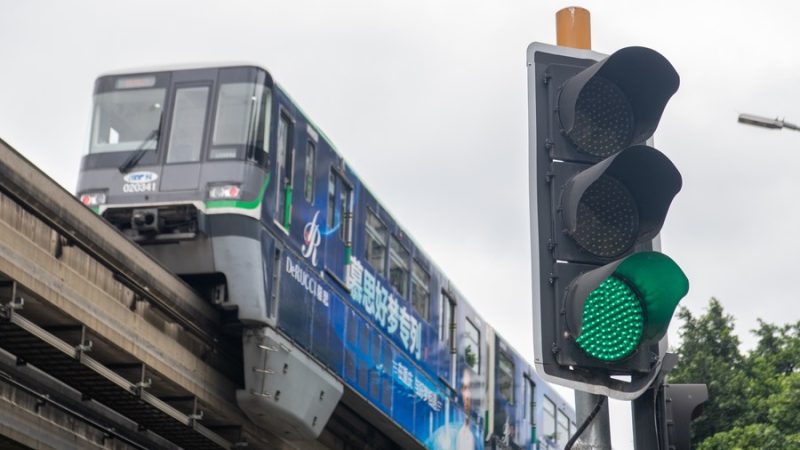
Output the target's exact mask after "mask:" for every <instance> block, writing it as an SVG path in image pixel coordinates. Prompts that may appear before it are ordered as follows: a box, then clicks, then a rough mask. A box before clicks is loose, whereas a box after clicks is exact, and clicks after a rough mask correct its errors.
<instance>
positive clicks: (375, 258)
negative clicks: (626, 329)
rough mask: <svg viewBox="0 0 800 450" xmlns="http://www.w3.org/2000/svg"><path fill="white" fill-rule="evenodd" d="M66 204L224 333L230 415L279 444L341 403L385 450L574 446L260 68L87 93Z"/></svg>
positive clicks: (512, 360) (565, 419)
mask: <svg viewBox="0 0 800 450" xmlns="http://www.w3.org/2000/svg"><path fill="white" fill-rule="evenodd" d="M77 196H78V197H79V198H80V200H81V202H83V204H85V205H86V206H87V207H90V208H92V209H93V210H94V211H96V212H97V213H98V214H101V215H102V216H103V217H105V218H106V219H107V220H108V221H109V222H111V223H112V224H114V225H115V226H116V227H118V228H119V229H120V230H121V231H122V232H124V233H125V234H126V235H127V236H129V237H130V238H131V239H132V240H134V241H136V242H138V243H140V244H141V245H142V246H143V247H144V248H145V249H146V250H147V251H148V252H150V253H151V254H152V255H154V256H155V257H156V258H157V259H159V260H160V261H161V262H162V263H163V264H165V265H166V266H167V267H169V268H170V269H171V270H173V271H174V272H175V273H176V274H179V275H181V276H182V277H184V279H185V280H187V281H188V282H189V283H190V284H192V285H193V286H194V287H195V288H196V289H198V291H199V292H204V293H206V294H207V296H208V297H209V299H210V300H211V301H214V302H215V303H216V304H218V305H219V307H220V308H223V310H225V311H227V313H228V314H229V315H233V316H235V317H236V323H238V324H240V326H239V327H238V329H237V330H236V331H233V332H236V333H241V336H242V343H243V349H242V352H243V361H244V367H243V368H242V372H243V374H242V386H240V390H239V391H238V392H237V401H238V403H239V405H240V407H241V409H242V410H243V411H244V412H245V413H246V414H247V415H248V417H250V418H251V419H252V420H253V421H254V422H255V423H258V424H260V425H262V426H263V427H265V428H267V429H270V430H272V431H275V432H276V433H277V434H278V435H280V436H282V437H284V438H286V439H289V440H310V439H315V438H317V437H318V436H319V435H320V433H321V431H322V430H323V428H325V426H326V424H328V422H329V419H330V417H331V415H332V414H333V412H334V410H336V409H337V405H339V404H340V403H342V404H345V405H346V407H347V408H349V411H352V412H355V413H356V414H357V415H358V416H360V417H361V418H363V419H364V420H365V421H366V422H368V423H369V424H370V426H372V427H374V429H376V430H379V431H380V433H381V434H383V435H384V436H385V437H387V442H394V443H395V444H394V445H396V446H397V447H401V448H415V447H418V448H422V447H425V448H431V449H483V448H525V449H530V448H539V449H545V448H554V447H555V446H559V447H561V448H563V445H564V443H565V442H566V440H567V439H568V438H569V435H570V434H571V433H572V432H573V431H574V428H575V425H574V411H573V410H572V409H571V407H570V406H569V405H568V404H567V403H566V402H565V401H564V400H563V399H562V398H561V397H560V396H559V395H558V394H557V393H556V392H555V391H554V390H552V389H551V388H550V387H549V386H548V385H546V384H545V383H544V382H542V381H541V380H540V379H539V378H538V377H537V375H536V374H535V373H534V371H533V369H532V367H531V366H530V365H529V364H528V363H527V362H526V361H525V360H524V359H523V358H521V357H520V355H519V354H518V353H517V352H515V351H514V350H513V348H511V346H510V345H509V344H508V343H507V342H506V341H504V340H503V339H502V338H501V337H500V336H499V334H498V333H497V332H496V331H495V330H494V329H492V328H491V327H490V326H489V325H488V324H486V323H485V322H484V320H483V319H481V317H480V316H478V314H477V313H476V311H475V310H474V309H473V307H472V306H471V305H470V304H469V303H468V302H467V301H466V300H465V299H464V298H463V296H462V295H461V294H460V293H459V292H458V290H457V289H456V288H455V287H454V286H453V284H452V283H451V282H450V281H449V280H448V279H447V278H446V277H445V275H444V274H443V273H442V272H441V271H440V270H439V269H438V268H437V267H436V266H435V265H434V264H433V263H432V262H431V261H430V259H429V258H428V257H427V256H426V255H425V253H424V252H423V251H422V250H421V249H420V248H419V247H418V246H417V245H416V244H415V243H414V242H413V241H412V240H411V239H410V238H409V237H408V235H407V234H406V233H405V231H404V230H403V228H402V227H401V226H400V225H399V224H398V222H397V221H396V220H395V218H394V217H392V216H391V215H390V214H389V213H388V212H387V210H386V209H385V208H384V206H383V205H381V204H380V203H379V202H378V201H377V200H376V198H375V197H374V196H373V194H372V192H370V191H369V190H368V189H367V188H366V187H365V186H364V184H363V183H362V181H361V180H360V179H359V178H358V177H357V176H356V174H355V173H354V172H353V170H352V169H351V167H350V166H349V165H348V164H347V163H346V162H345V161H344V160H343V159H342V157H341V156H340V154H339V153H338V152H337V151H336V149H335V148H334V147H333V145H332V144H331V142H330V141H329V140H328V139H327V138H326V136H325V135H324V134H323V133H322V132H321V131H320V130H319V128H317V127H316V126H315V125H314V124H312V123H311V122H310V121H309V120H308V118H307V117H306V116H305V115H304V113H303V112H302V111H301V110H300V108H298V106H297V105H296V104H295V103H294V102H293V101H292V100H291V99H290V98H289V97H288V95H287V94H286V93H285V92H284V91H283V89H281V87H280V86H279V85H277V84H275V83H274V82H273V80H272V77H271V76H270V74H269V73H268V72H267V71H266V70H264V69H262V68H259V67H257V66H252V65H228V66H220V67H191V68H176V69H173V70H165V69H154V70H137V71H130V72H126V73H117V74H109V75H105V76H101V77H100V78H98V79H97V81H96V83H95V91H94V113H93V119H92V126H91V142H90V147H89V152H88V154H86V155H85V156H84V157H83V159H82V161H81V172H80V177H79V181H78V188H77ZM376 447H381V446H380V445H378V446H376ZM337 448H346V446H342V447H337Z"/></svg>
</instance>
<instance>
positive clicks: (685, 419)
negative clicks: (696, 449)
mask: <svg viewBox="0 0 800 450" xmlns="http://www.w3.org/2000/svg"><path fill="white" fill-rule="evenodd" d="M664 400H665V412H666V414H665V415H666V422H667V444H668V447H667V448H669V449H673V450H690V449H691V448H692V434H691V424H692V421H693V420H694V419H696V418H698V417H699V416H700V415H701V414H702V413H703V404H704V403H705V402H706V400H708V386H706V385H705V384H665V385H664Z"/></svg>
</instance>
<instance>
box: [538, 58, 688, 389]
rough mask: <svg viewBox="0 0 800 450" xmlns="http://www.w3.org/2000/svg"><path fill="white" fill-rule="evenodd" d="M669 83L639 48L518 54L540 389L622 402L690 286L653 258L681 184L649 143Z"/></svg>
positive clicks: (672, 86)
mask: <svg viewBox="0 0 800 450" xmlns="http://www.w3.org/2000/svg"><path fill="white" fill-rule="evenodd" d="M679 83H680V80H679V77H678V74H677V72H676V71H675V69H674V68H673V67H672V65H671V64H670V63H669V62H668V61H667V60H666V59H665V58H664V57H663V56H661V55H660V54H659V53H657V52H655V51H653V50H650V49H647V48H644V47H628V48H624V49H621V50H619V51H617V52H615V53H614V54H612V55H610V56H607V57H606V56H605V55H601V54H598V53H595V52H592V51H587V50H576V49H571V48H563V47H554V46H550V45H545V44H538V43H534V44H532V45H531V46H530V47H529V49H528V87H529V115H530V119H529V120H530V123H529V130H530V174H531V242H532V247H533V249H532V250H533V252H532V253H533V257H534V264H533V279H534V286H533V292H534V316H535V317H534V327H536V329H535V330H534V336H535V343H534V344H535V352H536V360H535V362H536V366H537V368H538V369H539V372H540V373H541V374H542V376H543V377H544V378H546V379H548V380H550V381H553V382H556V383H559V384H563V385H566V386H569V387H572V388H574V389H579V390H583V391H587V392H591V393H594V394H601V395H608V396H611V397H614V398H619V399H632V398H635V397H637V396H638V395H640V394H641V393H642V392H643V391H644V390H645V389H646V388H647V387H648V385H649V384H650V382H652V380H653V379H654V378H655V376H656V374H657V373H658V369H659V367H660V361H661V358H662V357H663V354H664V351H665V348H664V347H665V345H659V344H660V341H661V340H662V338H663V337H664V335H665V333H666V331H667V327H668V326H669V322H670V320H671V318H672V314H673V313H674V311H675V308H676V306H677V304H678V302H679V301H680V299H681V298H682V297H683V296H684V295H686V292H687V291H688V288H689V282H688V280H687V278H686V276H685V275H684V273H683V271H682V270H681V269H680V267H678V265H677V264H675V262H674V261H673V260H672V259H671V258H669V257H668V256H666V255H664V254H662V253H659V252H656V251H653V247H654V246H653V243H654V239H657V236H658V233H659V231H660V230H661V227H662V225H663V224H664V220H665V217H666V214H667V211H668V210H669V206H670V204H671V203H672V200H673V198H674V197H675V195H676V194H677V193H678V192H679V191H680V189H681V185H682V179H681V175H680V172H678V170H677V169H676V168H675V166H674V165H673V164H672V162H671V161H670V160H669V159H668V158H667V157H666V156H664V154H662V153H661V152H659V151H658V150H656V149H655V148H652V147H650V146H648V145H647V144H648V142H649V140H650V138H651V137H652V135H653V133H654V132H655V130H656V127H657V126H658V122H659V121H660V119H661V115H662V112H663V111H664V108H665V107H666V104H667V102H668V101H669V99H670V97H672V95H673V94H674V93H675V92H676V91H677V89H678V85H679ZM656 242H657V241H656ZM656 245H657V244H656Z"/></svg>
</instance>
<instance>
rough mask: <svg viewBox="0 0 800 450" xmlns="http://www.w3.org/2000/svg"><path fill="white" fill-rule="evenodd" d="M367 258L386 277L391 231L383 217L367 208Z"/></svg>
mask: <svg viewBox="0 0 800 450" xmlns="http://www.w3.org/2000/svg"><path fill="white" fill-rule="evenodd" d="M366 225H367V227H366V230H367V232H366V234H365V236H366V255H365V256H366V258H367V261H368V262H369V265H370V266H372V268H373V269H375V272H377V273H379V274H380V275H381V276H383V277H386V239H387V238H388V237H389V231H388V230H387V229H386V225H384V224H383V222H381V219H379V218H378V216H377V215H376V214H375V213H373V212H372V211H370V210H367V222H366Z"/></svg>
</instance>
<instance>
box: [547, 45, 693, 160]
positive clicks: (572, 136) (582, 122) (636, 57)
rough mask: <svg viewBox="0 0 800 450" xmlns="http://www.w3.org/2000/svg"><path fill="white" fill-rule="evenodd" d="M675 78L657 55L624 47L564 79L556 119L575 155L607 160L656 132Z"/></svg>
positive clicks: (664, 59) (677, 80)
mask: <svg viewBox="0 0 800 450" xmlns="http://www.w3.org/2000/svg"><path fill="white" fill-rule="evenodd" d="M679 85H680V77H679V76H678V72H676V71H675V68H673V67H672V64H670V63H669V61H667V59H666V58H664V57H663V56H662V55H661V54H660V53H658V52H656V51H654V50H651V49H649V48H645V47H627V48H623V49H621V50H619V51H617V52H615V53H614V54H612V55H610V56H609V57H608V58H606V59H604V60H602V61H598V62H597V63H595V64H593V65H591V66H589V67H588V68H586V69H584V70H583V71H582V72H580V73H578V74H577V75H575V76H574V77H572V78H570V79H569V80H567V81H566V82H565V83H564V85H563V86H562V88H561V90H560V92H559V97H558V117H559V120H560V121H561V127H562V128H563V130H564V133H565V134H566V136H567V138H568V139H569V140H570V141H571V142H572V143H573V144H574V145H575V147H576V148H577V149H578V151H580V152H582V153H585V154H588V155H591V156H594V157H597V158H606V157H608V156H611V155H613V154H615V153H617V152H619V151H621V150H623V149H625V148H626V147H628V146H630V145H633V144H641V143H644V142H645V141H646V140H647V139H648V138H649V137H650V136H652V135H653V132H655V129H656V127H657V126H658V122H659V121H660V120H661V114H662V112H663V111H664V108H665V107H666V105H667V102H668V101H669V99H670V97H672V95H673V94H674V93H675V92H676V91H677V90H678V86H679Z"/></svg>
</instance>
